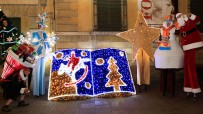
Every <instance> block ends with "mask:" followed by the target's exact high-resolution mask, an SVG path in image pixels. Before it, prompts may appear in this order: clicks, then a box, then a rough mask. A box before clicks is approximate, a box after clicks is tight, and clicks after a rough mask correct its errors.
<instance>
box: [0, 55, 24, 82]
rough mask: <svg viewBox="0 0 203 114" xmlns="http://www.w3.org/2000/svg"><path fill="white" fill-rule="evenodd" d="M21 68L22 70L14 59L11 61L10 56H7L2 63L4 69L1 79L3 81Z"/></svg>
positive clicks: (21, 66)
mask: <svg viewBox="0 0 203 114" xmlns="http://www.w3.org/2000/svg"><path fill="white" fill-rule="evenodd" d="M22 68H24V66H23V65H22V64H20V63H19V62H18V61H16V60H15V59H13V58H12V56H11V55H9V54H8V55H7V57H6V60H5V62H4V68H3V72H2V75H1V77H2V79H5V78H6V77H8V76H9V75H11V74H12V73H13V72H14V71H18V70H20V69H22Z"/></svg>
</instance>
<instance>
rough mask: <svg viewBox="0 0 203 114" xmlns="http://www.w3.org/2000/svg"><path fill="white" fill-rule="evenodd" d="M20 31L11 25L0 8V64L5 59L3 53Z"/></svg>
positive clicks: (16, 38)
mask: <svg viewBox="0 0 203 114" xmlns="http://www.w3.org/2000/svg"><path fill="white" fill-rule="evenodd" d="M19 35H20V32H19V31H18V29H17V28H16V27H15V26H13V25H12V23H11V22H10V21H9V19H8V18H7V16H6V15H5V14H4V13H3V11H2V10H1V9H0V46H1V49H0V51H1V52H0V54H1V55H0V57H1V59H0V64H1V63H3V62H4V60H5V54H6V51H7V49H8V48H9V47H11V46H12V45H14V44H15V43H16V41H17V40H18V37H19Z"/></svg>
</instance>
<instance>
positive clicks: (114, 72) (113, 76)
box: [105, 57, 126, 91]
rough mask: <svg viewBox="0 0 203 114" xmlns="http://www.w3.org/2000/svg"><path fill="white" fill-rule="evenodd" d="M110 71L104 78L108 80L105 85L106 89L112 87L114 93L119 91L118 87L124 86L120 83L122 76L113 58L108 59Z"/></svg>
mask: <svg viewBox="0 0 203 114" xmlns="http://www.w3.org/2000/svg"><path fill="white" fill-rule="evenodd" d="M108 63H109V66H108V69H109V70H110V72H109V74H108V75H107V76H106V77H107V78H108V79H109V80H108V82H107V83H106V85H105V86H106V87H111V86H113V87H114V91H120V86H126V84H125V83H124V82H123V81H122V79H121V78H122V75H121V74H120V73H119V72H118V66H117V65H116V60H115V59H114V58H113V57H110V59H109V60H108Z"/></svg>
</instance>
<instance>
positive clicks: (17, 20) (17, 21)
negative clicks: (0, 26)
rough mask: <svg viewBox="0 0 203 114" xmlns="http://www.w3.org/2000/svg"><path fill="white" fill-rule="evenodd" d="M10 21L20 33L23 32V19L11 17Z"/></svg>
mask: <svg viewBox="0 0 203 114" xmlns="http://www.w3.org/2000/svg"><path fill="white" fill-rule="evenodd" d="M8 19H9V21H10V22H11V23H12V25H13V26H14V27H16V28H17V29H18V32H19V33H20V32H21V18H19V17H9V18H8Z"/></svg>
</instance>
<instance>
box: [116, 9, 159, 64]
mask: <svg viewBox="0 0 203 114" xmlns="http://www.w3.org/2000/svg"><path fill="white" fill-rule="evenodd" d="M159 33H160V29H158V28H151V27H148V26H147V24H146V22H145V20H144V18H143V15H142V13H141V12H140V13H139V14H138V18H137V20H136V24H135V27H134V28H133V29H129V30H128V31H125V32H121V33H118V34H116V35H117V36H119V37H121V38H123V39H126V40H127V41H129V42H130V43H132V48H133V50H132V56H133V61H134V60H135V57H136V54H137V52H138V50H139V49H140V48H142V49H143V50H144V51H145V52H146V53H147V54H148V55H149V57H150V58H151V59H153V52H152V42H153V41H154V40H156V39H157V38H158V36H159Z"/></svg>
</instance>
